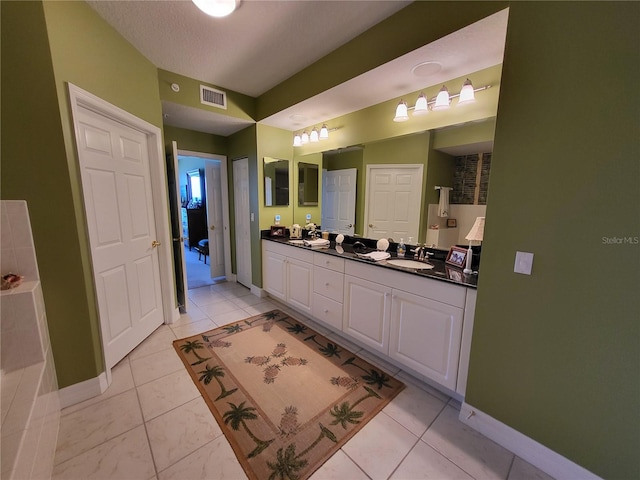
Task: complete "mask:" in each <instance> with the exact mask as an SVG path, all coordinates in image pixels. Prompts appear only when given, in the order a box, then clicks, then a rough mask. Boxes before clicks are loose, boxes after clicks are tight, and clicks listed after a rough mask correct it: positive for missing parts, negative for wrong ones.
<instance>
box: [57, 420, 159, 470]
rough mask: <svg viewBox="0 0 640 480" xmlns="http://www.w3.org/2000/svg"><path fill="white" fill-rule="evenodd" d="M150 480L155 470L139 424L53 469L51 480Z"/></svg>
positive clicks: (143, 432) (145, 438)
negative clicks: (137, 479)
mask: <svg viewBox="0 0 640 480" xmlns="http://www.w3.org/2000/svg"><path fill="white" fill-rule="evenodd" d="M134 478H139V479H150V478H155V468H154V465H153V459H152V458H151V451H150V450H149V444H148V443H147V436H146V433H145V429H144V427H143V426H142V425H140V426H139V427H136V428H134V429H132V430H129V431H128V432H125V433H123V434H121V435H119V436H117V437H115V438H112V439H111V440H109V441H107V442H105V443H102V444H101V445H98V446H96V447H94V448H92V449H91V450H88V451H86V452H84V453H82V454H80V455H78V456H75V457H73V458H71V459H69V460H67V461H65V462H63V463H60V464H58V465H56V466H55V467H54V470H53V475H52V479H53V480H78V479H83V480H84V479H87V480H89V479H96V480H97V479H104V480H114V479H134Z"/></svg>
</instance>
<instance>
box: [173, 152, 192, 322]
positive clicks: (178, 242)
mask: <svg viewBox="0 0 640 480" xmlns="http://www.w3.org/2000/svg"><path fill="white" fill-rule="evenodd" d="M171 157H172V158H171V161H172V164H173V176H174V182H175V185H174V186H175V195H176V206H175V208H176V209H177V211H176V212H172V214H173V215H178V216H179V217H180V218H178V219H177V228H178V232H177V236H176V237H174V238H173V254H174V255H175V256H176V257H177V259H178V262H179V265H180V268H177V267H176V268H177V270H176V283H177V284H176V291H177V292H178V304H179V305H180V308H182V310H183V311H184V312H185V313H186V312H187V308H188V303H189V302H187V260H186V257H185V253H184V243H185V232H184V229H183V228H182V225H183V223H182V208H181V204H180V200H181V198H180V197H181V196H182V195H181V193H180V178H179V176H180V169H179V166H178V143H177V142H175V141H173V142H171ZM180 282H182V285H179V283H180Z"/></svg>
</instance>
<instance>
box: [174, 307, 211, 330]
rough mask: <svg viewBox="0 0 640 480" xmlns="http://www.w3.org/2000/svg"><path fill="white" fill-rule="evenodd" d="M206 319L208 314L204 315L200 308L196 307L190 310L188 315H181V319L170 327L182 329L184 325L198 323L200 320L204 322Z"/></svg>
mask: <svg viewBox="0 0 640 480" xmlns="http://www.w3.org/2000/svg"><path fill="white" fill-rule="evenodd" d="M206 318H207V314H206V313H204V312H203V311H202V310H201V309H200V308H199V307H196V306H194V307H193V308H190V309H189V310H188V311H187V313H182V314H180V318H179V319H178V320H176V321H175V322H174V323H172V324H171V325H170V326H171V327H172V328H175V327H181V326H182V325H186V324H188V323H193V322H197V321H199V320H204V319H206Z"/></svg>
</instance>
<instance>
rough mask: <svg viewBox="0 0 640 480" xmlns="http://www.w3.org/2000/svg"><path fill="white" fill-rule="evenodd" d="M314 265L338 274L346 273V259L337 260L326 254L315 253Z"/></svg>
mask: <svg viewBox="0 0 640 480" xmlns="http://www.w3.org/2000/svg"><path fill="white" fill-rule="evenodd" d="M313 264H314V265H317V266H319V267H323V268H328V269H329V270H335V271H336V272H344V258H337V257H334V256H333V255H328V254H326V253H318V252H314V253H313Z"/></svg>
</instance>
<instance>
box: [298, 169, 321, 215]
mask: <svg viewBox="0 0 640 480" xmlns="http://www.w3.org/2000/svg"><path fill="white" fill-rule="evenodd" d="M318 179H319V175H318V165H315V164H313V163H303V162H300V163H298V206H300V207H304V206H316V205H318Z"/></svg>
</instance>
